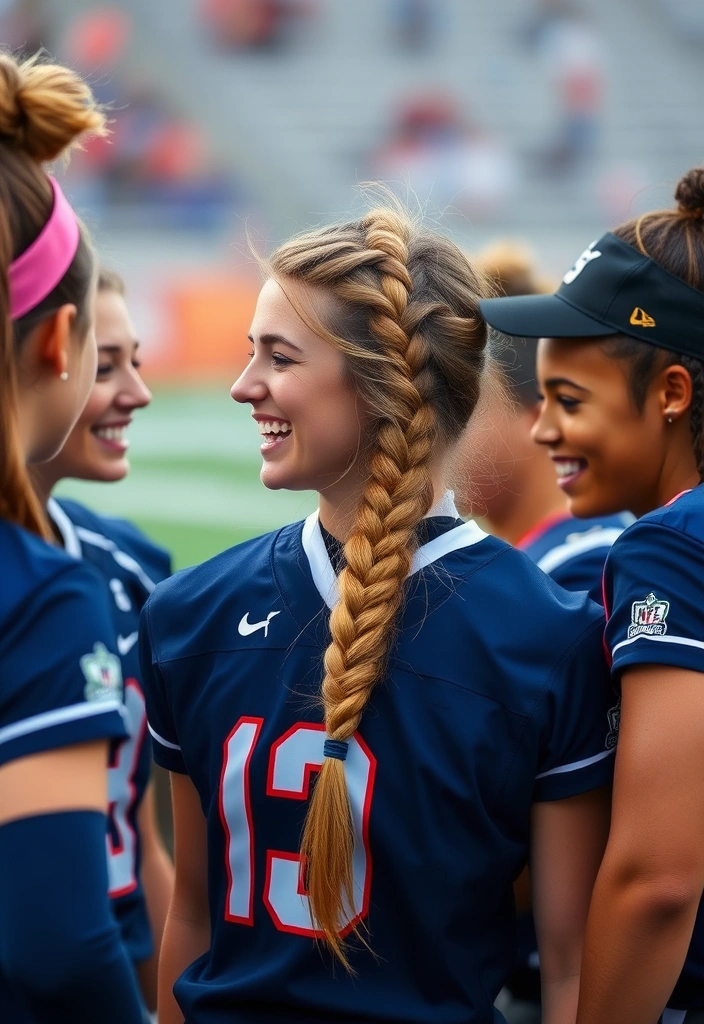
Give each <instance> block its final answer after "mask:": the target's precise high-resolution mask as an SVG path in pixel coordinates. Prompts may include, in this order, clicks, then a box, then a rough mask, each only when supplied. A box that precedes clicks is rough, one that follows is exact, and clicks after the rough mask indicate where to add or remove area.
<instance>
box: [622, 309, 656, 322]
mask: <svg viewBox="0 0 704 1024" xmlns="http://www.w3.org/2000/svg"><path fill="white" fill-rule="evenodd" d="M628 322H629V323H630V324H633V326H634V327H655V321H654V320H653V318H652V316H650V314H649V313H646V312H645V310H644V309H641V308H640V306H636V308H635V309H634V310H633V312H632V313H631V316H630V319H629V321H628Z"/></svg>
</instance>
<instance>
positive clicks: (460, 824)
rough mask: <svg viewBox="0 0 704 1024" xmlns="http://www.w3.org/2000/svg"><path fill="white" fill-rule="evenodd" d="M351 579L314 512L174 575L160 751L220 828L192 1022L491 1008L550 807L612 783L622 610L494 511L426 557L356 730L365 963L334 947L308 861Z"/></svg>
mask: <svg viewBox="0 0 704 1024" xmlns="http://www.w3.org/2000/svg"><path fill="white" fill-rule="evenodd" d="M336 589H337V580H336V577H335V573H334V571H333V568H332V566H331V563H330V559H329V557H328V553H327V551H326V548H325V544H324V541H323V538H322V535H321V531H320V528H319V525H318V520H317V516H316V515H313V516H311V517H309V518H308V519H307V520H306V522H305V523H304V524H300V523H298V524H294V525H291V526H287V527H285V528H284V529H282V530H280V531H278V532H276V533H273V534H269V535H267V536H264V537H261V538H258V539H256V540H253V541H249V542H247V543H245V544H242V545H239V546H238V547H235V548H232V549H231V550H229V551H226V552H224V553H223V554H221V555H219V556H217V557H216V558H214V559H212V560H210V561H209V562H206V563H205V564H204V565H202V566H197V567H195V568H193V569H189V570H186V571H184V572H181V573H179V574H177V575H176V576H174V577H172V579H171V580H169V581H167V582H166V583H163V584H160V585H159V586H158V587H157V589H156V591H155V593H154V594H153V595H152V597H151V598H150V600H149V602H148V603H147V606H146V608H145V610H144V613H143V618H142V629H141V631H140V645H141V657H142V664H143V671H144V681H145V692H146V697H147V713H148V718H149V726H150V730H151V732H152V736H153V737H154V740H155V743H154V754H155V759H156V760H157V762H158V763H160V764H162V765H164V766H165V767H166V768H168V769H170V770H171V771H175V772H182V773H187V774H188V775H189V776H190V778H191V779H192V781H193V783H194V785H195V786H196V788H197V791H198V793H199V795H200V800H201V804H202V808H203V811H204V814H205V815H206V818H207V828H208V851H209V870H208V880H209V902H210V917H211V929H212V942H211V949H210V951H209V952H208V953H206V954H204V955H203V956H202V957H200V958H199V959H198V960H197V961H196V962H195V963H194V964H192V965H191V966H190V967H188V968H187V970H186V971H185V972H184V974H183V975H182V976H181V978H180V979H179V980H178V982H177V983H176V988H175V991H176V995H177V998H178V1000H179V1003H180V1004H181V1007H182V1009H183V1011H184V1015H185V1018H186V1020H187V1021H188V1022H189V1024H225V1022H228V1024H231V1022H235V1021H237V1022H240V1024H243V1022H255V1021H256V1022H257V1024H266V1022H271V1024H273V1022H276V1024H284V1022H287V1024H288V1022H291V1021H300V1022H303V1021H306V1022H311V1021H320V1022H321V1024H322V1022H326V1024H331V1022H336V1024H353V1022H354V1024H360V1022H363V1021H366V1022H381V1021H387V1022H399V1024H400V1022H404V1024H412V1022H424V1024H428V1022H430V1021H432V1022H433V1024H453V1022H457V1024H459V1022H462V1024H469V1022H480V1021H481V1022H485V1021H493V1020H496V1021H498V1020H501V1019H502V1018H501V1017H500V1016H499V1015H495V1014H494V1011H493V1002H494V999H495V997H496V995H497V993H498V992H499V989H500V988H501V986H502V984H503V983H504V981H505V978H506V976H507V974H508V973H509V971H510V968H511V966H512V963H513V959H514V939H513V927H514V906H513V893H512V881H513V879H514V878H515V877H516V876H517V875H518V873H519V872H520V870H521V869H522V867H523V865H524V864H525V861H526V856H527V849H528V839H529V836H528V832H529V811H530V806H531V803H532V802H533V801H536V800H557V799H561V798H564V797H568V796H572V795H574V794H577V793H580V792H583V791H586V790H589V789H592V788H595V787H597V786H600V785H602V784H606V783H608V782H609V781H610V778H611V772H612V760H613V758H612V757H610V756H609V755H610V754H611V753H612V737H611V735H610V725H609V717H608V711H609V707H610V705H611V704H613V694H612V690H611V685H610V681H609V679H608V671H607V669H606V666H605V662H604V658H603V649H602V631H603V613H602V610H601V609H600V608H598V607H597V606H596V605H594V604H593V603H592V602H591V601H589V599H588V598H587V596H586V595H574V594H569V593H567V592H566V591H564V590H562V589H561V588H559V587H557V586H556V585H555V584H554V583H553V582H552V581H551V580H550V579H549V578H548V577H547V576H545V575H544V574H543V573H542V572H540V571H539V570H538V569H536V567H535V566H534V565H533V563H532V562H531V561H530V559H529V558H527V557H526V556H525V555H523V554H522V553H521V552H518V551H515V550H513V549H512V548H511V547H509V546H508V545H507V544H505V543H504V542H503V541H500V540H497V539H496V538H493V537H488V536H487V535H486V534H484V533H483V532H482V531H481V530H480V529H479V528H478V527H477V526H476V524H474V523H466V524H462V525H460V526H457V527H455V528H453V529H451V530H449V531H448V532H446V533H443V534H442V535H441V536H439V537H436V538H435V539H434V540H432V541H430V542H429V543H427V544H425V545H423V547H421V548H420V549H419V551H418V552H417V553H416V555H415V556H414V559H413V567H412V574H411V576H410V578H409V581H408V587H407V596H406V602H405V605H404V611H403V615H402V619H401V621H400V623H399V630H398V634H397V643H396V645H395V647H394V650H393V652H392V655H391V657H390V661H389V665H388V668H387V673H386V678H385V681H384V683H383V685H380V686H378V687H377V688H376V690H375V691H374V693H373V696H372V699H371V702H370V704H369V706H368V708H367V710H366V711H365V713H364V716H363V718H362V721H361V724H360V727H359V729H358V731H357V732H356V733H355V736H354V737H353V738H352V739H351V740H350V745H349V752H348V755H347V759H346V761H345V762H344V764H345V773H346V777H347V783H348V788H349V793H350V800H351V805H352V811H353V819H354V826H355V833H356V844H355V855H354V875H355V894H356V895H355V906H354V917H353V920H354V921H360V920H362V921H364V924H365V926H366V927H367V928H368V938H369V942H370V945H371V948H372V950H373V951H374V954H375V955H372V954H371V953H369V952H368V951H367V950H365V949H364V948H363V947H361V946H360V945H359V944H358V943H356V942H355V941H354V940H351V941H352V951H351V962H352V966H353V968H354V970H355V971H356V977H354V978H353V977H350V976H348V975H347V974H346V973H345V972H344V971H342V970H339V969H338V970H334V968H333V966H331V963H330V959H329V957H328V955H327V954H326V953H325V951H324V950H322V949H321V947H320V946H319V945H317V944H316V943H315V942H314V941H313V938H314V933H313V932H312V930H311V921H310V915H309V912H308V905H307V896H306V894H305V890H304V888H303V887H302V884H301V870H300V869H301V865H300V858H299V854H298V850H299V843H300V835H301V826H302V823H303V819H304V816H305V811H306V805H305V802H306V800H307V798H308V793H309V787H310V783H311V778H312V776H313V773H315V772H316V771H317V770H318V768H319V767H320V765H321V763H322V759H323V743H324V740H325V730H324V726H323V725H322V724H321V715H320V711H319V694H320V685H321V681H322V663H321V656H322V654H323V652H324V650H325V648H326V646H327V644H328V642H329V639H330V634H329V629H328V617H329V609H330V608H331V607H332V605H333V604H334V602H335V600H336Z"/></svg>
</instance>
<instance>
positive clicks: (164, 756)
mask: <svg viewBox="0 0 704 1024" xmlns="http://www.w3.org/2000/svg"><path fill="white" fill-rule="evenodd" d="M149 733H150V735H151V737H152V750H153V753H154V761H155V762H156V764H158V765H159V766H160V767H161V768H166V770H167V771H169V772H178V773H179V774H180V775H188V771H187V770H186V765H185V763H184V760H183V755H182V754H181V748H180V747H179V746H178V744H177V743H172V742H171V741H170V740H167V739H165V738H164V737H163V736H160V735H159V733H158V732H156V730H155V729H153V728H152V726H151V725H150V726H149Z"/></svg>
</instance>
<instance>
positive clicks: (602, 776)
mask: <svg viewBox="0 0 704 1024" xmlns="http://www.w3.org/2000/svg"><path fill="white" fill-rule="evenodd" d="M615 750H616V748H615V746H614V747H612V749H611V750H601V751H599V753H598V754H595V755H594V756H593V757H586V758H584V759H583V760H581V761H575V762H573V763H572V764H565V765H559V766H558V767H556V768H551V769H550V770H549V771H546V772H542V773H541V774H540V775H538V776H537V778H536V780H535V786H534V787H533V800H534V801H536V802H540V801H550V800H566V799H567V798H568V797H571V796H578V795H579V794H580V793H587V792H589V790H590V789H598V788H599V786H609V785H611V781H612V779H613V774H614V753H615Z"/></svg>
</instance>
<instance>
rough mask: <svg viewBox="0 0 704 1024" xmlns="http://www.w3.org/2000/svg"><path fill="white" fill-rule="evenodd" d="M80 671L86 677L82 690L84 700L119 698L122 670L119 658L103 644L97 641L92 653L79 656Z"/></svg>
mask: <svg viewBox="0 0 704 1024" xmlns="http://www.w3.org/2000/svg"><path fill="white" fill-rule="evenodd" d="M81 671H82V672H83V675H84V676H85V677H86V685H85V688H84V690H83V693H84V695H85V698H86V700H89V701H100V700H121V698H122V670H121V668H120V659H119V658H118V657H117V656H116V655H114V654H111V653H110V651H109V650H108V649H107V647H105V645H104V644H101V643H97V644H96V645H95V646H94V648H93V653H92V654H84V655H83V657H82V658H81Z"/></svg>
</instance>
